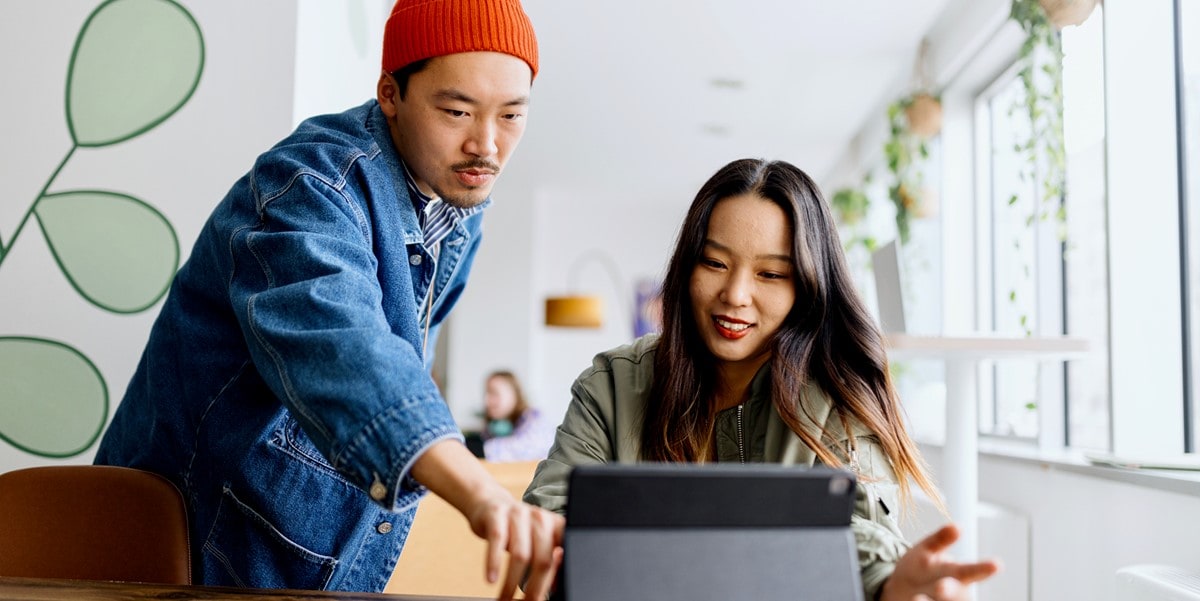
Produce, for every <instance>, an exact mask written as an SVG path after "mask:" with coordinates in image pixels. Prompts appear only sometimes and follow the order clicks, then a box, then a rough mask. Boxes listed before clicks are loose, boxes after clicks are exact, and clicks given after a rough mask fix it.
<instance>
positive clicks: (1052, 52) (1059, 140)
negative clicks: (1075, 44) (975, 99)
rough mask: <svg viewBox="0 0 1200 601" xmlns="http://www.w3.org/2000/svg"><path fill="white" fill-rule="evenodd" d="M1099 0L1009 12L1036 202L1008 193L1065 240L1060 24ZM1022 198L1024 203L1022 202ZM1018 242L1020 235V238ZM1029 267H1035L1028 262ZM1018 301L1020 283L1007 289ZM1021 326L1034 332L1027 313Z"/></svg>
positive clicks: (1023, 149)
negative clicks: (1018, 41) (1017, 39)
mask: <svg viewBox="0 0 1200 601" xmlns="http://www.w3.org/2000/svg"><path fill="white" fill-rule="evenodd" d="M1096 2H1097V0H1013V2H1012V8H1011V11H1010V18H1011V19H1012V20H1013V21H1015V22H1016V23H1017V24H1018V25H1020V26H1021V29H1022V30H1024V32H1025V41H1024V42H1023V43H1022V45H1021V51H1020V55H1019V57H1018V59H1017V61H1018V68H1019V71H1018V78H1019V79H1020V81H1021V85H1022V88H1023V92H1024V94H1023V96H1022V97H1020V99H1019V100H1018V102H1017V105H1016V106H1014V107H1013V109H1012V110H1013V111H1014V112H1016V111H1019V112H1021V113H1022V114H1023V115H1024V116H1025V117H1026V118H1027V119H1028V121H1029V136H1028V138H1026V139H1024V140H1016V141H1015V142H1014V150H1016V152H1017V154H1018V155H1020V156H1022V157H1024V159H1025V161H1024V165H1023V167H1022V170H1021V174H1020V175H1021V179H1022V181H1026V182H1032V184H1033V186H1032V188H1031V190H1030V193H1032V194H1033V195H1034V197H1033V198H1032V199H1031V200H1032V202H1028V203H1020V200H1021V197H1020V195H1019V194H1013V195H1012V196H1011V197H1009V199H1008V205H1009V206H1011V207H1018V206H1025V207H1031V208H1030V209H1029V213H1028V214H1027V215H1025V224H1026V226H1027V227H1034V226H1035V225H1036V224H1037V223H1038V222H1045V221H1048V220H1051V219H1053V220H1054V222H1055V223H1056V228H1055V233H1056V235H1057V237H1058V239H1059V241H1060V242H1062V243H1063V244H1065V243H1066V242H1067V210H1066V196H1065V194H1066V173H1067V156H1066V145H1065V140H1064V132H1063V77H1062V69H1063V49H1062V37H1061V36H1060V35H1059V29H1060V28H1062V27H1064V26H1066V25H1077V24H1079V23H1081V22H1083V20H1084V19H1086V18H1087V16H1088V15H1090V14H1091V12H1092V9H1094V8H1095V5H1096ZM1019 203H1020V204H1019ZM1017 245H1018V248H1019V241H1018V242H1017ZM1024 272H1025V273H1026V274H1027V276H1028V275H1029V274H1030V272H1031V270H1030V267H1029V266H1028V265H1026V266H1025V269H1024ZM1008 298H1009V301H1010V302H1013V303H1016V302H1018V300H1019V299H1018V295H1017V291H1016V288H1012V289H1011V290H1010V291H1009V295H1008ZM1020 323H1021V327H1022V328H1024V330H1025V333H1026V334H1032V328H1031V325H1030V324H1029V322H1028V316H1027V315H1021V317H1020Z"/></svg>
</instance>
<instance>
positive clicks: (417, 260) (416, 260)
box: [408, 255, 421, 265]
mask: <svg viewBox="0 0 1200 601" xmlns="http://www.w3.org/2000/svg"><path fill="white" fill-rule="evenodd" d="M408 262H409V263H410V264H412V265H420V264H421V255H411V256H409V257H408Z"/></svg>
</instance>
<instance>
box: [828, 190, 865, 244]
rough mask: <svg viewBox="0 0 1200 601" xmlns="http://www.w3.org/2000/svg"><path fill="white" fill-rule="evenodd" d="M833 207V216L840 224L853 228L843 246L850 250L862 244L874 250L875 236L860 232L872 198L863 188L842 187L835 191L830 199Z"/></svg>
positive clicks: (830, 204)
mask: <svg viewBox="0 0 1200 601" xmlns="http://www.w3.org/2000/svg"><path fill="white" fill-rule="evenodd" d="M829 206H830V208H831V209H833V217H834V219H836V220H837V222H838V224H840V225H843V226H846V227H848V228H850V229H851V230H852V232H851V236H850V237H849V239H847V240H846V241H845V242H844V243H843V244H842V246H843V247H844V248H845V249H846V251H847V252H849V251H850V250H851V249H853V248H854V247H856V246H862V247H863V248H865V249H867V252H874V251H875V246H876V241H875V237H874V236H869V235H865V234H860V233H858V229H859V228H858V226H859V225H860V224H861V223H862V221H863V219H865V218H866V216H867V211H868V210H870V208H871V199H870V198H869V197H868V196H867V194H866V192H863V190H862V189H861V188H841V189H839V190H838V191H836V192H834V193H833V197H832V198H830V200H829Z"/></svg>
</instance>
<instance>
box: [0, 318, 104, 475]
mask: <svg viewBox="0 0 1200 601" xmlns="http://www.w3.org/2000/svg"><path fill="white" fill-rule="evenodd" d="M0 382H4V392H3V393H2V394H0V439H3V440H5V441H7V442H9V443H10V444H12V445H13V446H15V447H17V448H18V449H21V450H23V451H27V452H29V453H33V454H35V455H41V456H44V457H71V456H73V455H78V454H79V453H82V452H83V451H84V450H86V449H87V448H88V447H90V446H92V443H93V442H95V441H96V438H97V437H99V436H100V430H101V429H102V428H103V427H104V421H105V420H106V419H108V389H107V388H106V387H105V384H104V378H103V377H102V376H101V375H100V371H99V370H98V369H96V366H95V365H93V364H92V362H91V361H89V360H88V358H87V357H84V356H83V355H82V354H80V353H79V351H76V350H75V349H73V348H71V347H69V346H67V345H65V344H62V343H60V342H55V341H53V340H45V339H42V338H25V337H4V338H0Z"/></svg>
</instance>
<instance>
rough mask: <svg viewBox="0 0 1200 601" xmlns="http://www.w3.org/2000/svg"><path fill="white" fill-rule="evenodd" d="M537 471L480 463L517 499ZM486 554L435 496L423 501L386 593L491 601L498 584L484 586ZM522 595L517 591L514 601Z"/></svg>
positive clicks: (530, 465) (529, 465) (529, 466)
mask: <svg viewBox="0 0 1200 601" xmlns="http://www.w3.org/2000/svg"><path fill="white" fill-rule="evenodd" d="M537 465H538V462H537V461H516V462H489V461H484V462H483V466H484V467H485V468H486V469H487V470H488V472H490V473H491V474H492V476H493V477H495V478H496V480H497V481H498V482H500V484H503V485H504V487H505V488H507V489H508V490H509V492H511V493H512V494H513V496H515V497H516V498H518V499H520V498H521V495H523V494H525V488H526V487H528V486H529V482H530V481H532V480H533V472H534V470H535V469H537ZM486 551H487V543H486V542H485V541H483V540H482V539H480V538H479V537H477V536H475V533H473V532H471V526H470V525H469V524H467V519H466V518H464V517H463V516H462V514H461V513H459V512H458V510H456V509H454V507H453V506H451V505H450V504H449V503H447V502H446V501H443V500H442V499H441V498H439V497H438V496H437V495H433V494H429V495H426V496H425V498H424V499H422V500H421V505H420V507H418V508H417V515H416V517H415V518H413V526H412V530H411V531H410V532H409V534H408V540H407V541H405V543H404V551H402V552H401V553H400V561H398V562H396V568H395V570H394V571H393V572H392V578H391V580H389V581H388V584H387V587H386V588H384V592H385V593H392V594H405V595H446V596H455V597H488V598H492V599H495V598H496V597H497V596H498V595H499V594H500V586H501V584H502V583H501V582H497V583H495V584H488V582H487V580H484V578H483V572H484V554H485V553H486ZM520 594H521V593H520V591H517V595H518V598H519V596H520Z"/></svg>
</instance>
